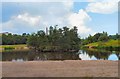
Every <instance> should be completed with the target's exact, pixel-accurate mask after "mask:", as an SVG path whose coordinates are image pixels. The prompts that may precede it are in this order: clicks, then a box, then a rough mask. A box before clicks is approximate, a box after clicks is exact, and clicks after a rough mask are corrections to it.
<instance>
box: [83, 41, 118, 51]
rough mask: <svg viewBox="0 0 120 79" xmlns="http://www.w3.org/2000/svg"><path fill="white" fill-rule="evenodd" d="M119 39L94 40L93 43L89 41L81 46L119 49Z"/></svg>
mask: <svg viewBox="0 0 120 79" xmlns="http://www.w3.org/2000/svg"><path fill="white" fill-rule="evenodd" d="M119 41H120V40H109V41H107V42H101V41H100V42H95V43H90V44H87V45H85V46H83V48H97V49H104V50H116V51H119V50H120V42H119Z"/></svg>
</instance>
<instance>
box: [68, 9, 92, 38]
mask: <svg viewBox="0 0 120 79" xmlns="http://www.w3.org/2000/svg"><path fill="white" fill-rule="evenodd" d="M90 20H91V18H90V16H89V15H88V14H87V13H86V12H85V11H84V10H83V9H81V10H79V12H78V13H72V14H71V15H70V16H69V17H68V21H69V24H70V25H72V26H77V27H78V33H79V34H80V35H82V37H84V36H86V35H88V34H89V33H92V30H91V29H90V28H88V27H87V26H86V22H87V21H90Z"/></svg>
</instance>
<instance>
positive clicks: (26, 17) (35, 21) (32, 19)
mask: <svg viewBox="0 0 120 79" xmlns="http://www.w3.org/2000/svg"><path fill="white" fill-rule="evenodd" d="M14 18H15V19H18V20H21V21H24V22H26V23H28V24H30V25H32V26H38V25H39V23H40V20H41V16H31V15H30V14H28V13H24V14H19V15H18V16H16V17H14Z"/></svg>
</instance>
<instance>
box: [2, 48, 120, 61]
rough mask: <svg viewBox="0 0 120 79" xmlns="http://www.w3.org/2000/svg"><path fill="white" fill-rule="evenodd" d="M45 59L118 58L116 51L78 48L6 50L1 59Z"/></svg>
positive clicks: (118, 53) (119, 56)
mask: <svg viewBox="0 0 120 79" xmlns="http://www.w3.org/2000/svg"><path fill="white" fill-rule="evenodd" d="M46 60H120V52H118V51H103V50H102V51H101V50H79V51H78V52H44V53H43V52H34V51H31V50H14V51H12V50H7V51H4V52H3V53H2V61H19V62H20V61H46Z"/></svg>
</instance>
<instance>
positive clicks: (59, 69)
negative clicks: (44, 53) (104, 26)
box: [2, 60, 118, 77]
mask: <svg viewBox="0 0 120 79" xmlns="http://www.w3.org/2000/svg"><path fill="white" fill-rule="evenodd" d="M2 76H3V77H118V61H109V60H65V61H27V62H2Z"/></svg>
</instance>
